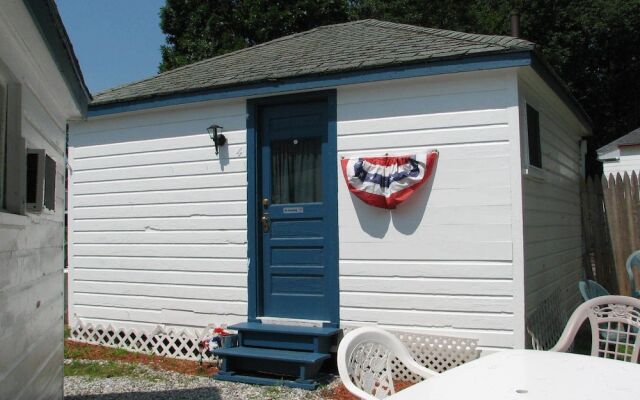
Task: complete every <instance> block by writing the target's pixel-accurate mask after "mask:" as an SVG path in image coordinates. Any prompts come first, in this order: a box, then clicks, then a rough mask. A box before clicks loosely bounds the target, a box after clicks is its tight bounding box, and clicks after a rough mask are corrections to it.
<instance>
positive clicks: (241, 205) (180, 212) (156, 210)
mask: <svg viewBox="0 0 640 400" xmlns="http://www.w3.org/2000/svg"><path fill="white" fill-rule="evenodd" d="M246 212H247V204H246V201H244V200H242V201H226V202H216V201H214V202H203V203H191V202H185V203H179V204H153V205H146V204H142V205H121V206H97V207H77V208H76V209H75V218H76V219H78V220H83V219H104V218H113V219H119V218H157V217H189V216H194V215H206V216H218V215H244V214H246Z"/></svg>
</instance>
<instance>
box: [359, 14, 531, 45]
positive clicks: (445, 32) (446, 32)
mask: <svg viewBox="0 0 640 400" xmlns="http://www.w3.org/2000/svg"><path fill="white" fill-rule="evenodd" d="M361 21H363V22H368V23H371V22H378V23H374V24H373V25H375V26H379V27H381V28H385V29H404V30H407V31H412V32H416V31H417V32H423V33H428V34H431V35H434V36H439V37H443V38H447V39H456V40H461V41H465V42H471V43H478V42H480V43H486V44H495V45H498V46H501V47H505V48H506V47H507V46H504V45H502V44H499V42H500V41H501V40H502V39H511V40H514V41H516V42H519V43H522V44H529V45H534V43H533V42H530V41H528V40H525V39H520V38H517V37H513V36H508V35H485V34H482V33H469V32H460V31H454V30H450V29H440V28H431V27H426V26H418V25H410V24H404V23H401V22H392V21H385V20H379V19H366V20H361ZM390 25H393V27H392V26H390ZM451 34H455V35H456V36H460V35H464V36H469V35H471V36H473V37H474V38H478V40H473V39H471V38H468V37H467V38H463V37H455V36H453V35H451ZM492 38H498V40H491V39H492Z"/></svg>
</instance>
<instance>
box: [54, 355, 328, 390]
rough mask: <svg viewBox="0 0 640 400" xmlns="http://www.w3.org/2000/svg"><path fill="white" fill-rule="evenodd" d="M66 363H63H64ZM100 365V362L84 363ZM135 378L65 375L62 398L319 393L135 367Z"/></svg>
mask: <svg viewBox="0 0 640 400" xmlns="http://www.w3.org/2000/svg"><path fill="white" fill-rule="evenodd" d="M68 362H70V360H65V363H68ZM84 362H87V363H101V362H102V361H84ZM133 375H135V376H126V377H116V378H95V377H88V376H65V377H64V398H65V399H67V400H115V399H136V400H138V399H140V400H147V399H154V400H177V399H187V400H197V399H207V400H262V399H266V400H268V399H272V400H277V399H281V400H293V399H307V400H320V399H322V397H321V396H320V393H319V392H320V391H319V390H315V391H307V390H301V389H291V388H286V387H281V386H258V385H245V384H242V383H233V382H221V381H215V380H213V379H211V378H207V377H199V376H191V375H183V374H179V373H176V372H170V371H155V370H153V369H151V368H149V367H147V366H145V365H137V367H136V370H135V374H133Z"/></svg>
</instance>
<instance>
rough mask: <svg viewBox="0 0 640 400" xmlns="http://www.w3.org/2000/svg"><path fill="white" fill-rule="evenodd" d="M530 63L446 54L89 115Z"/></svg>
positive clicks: (115, 104) (507, 54) (521, 56)
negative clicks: (433, 58)
mask: <svg viewBox="0 0 640 400" xmlns="http://www.w3.org/2000/svg"><path fill="white" fill-rule="evenodd" d="M530 64H531V50H511V51H503V52H497V53H491V54H478V55H475V54H474V55H473V56H465V57H448V58H440V59H437V60H428V61H423V62H420V63H409V64H398V65H391V66H378V67H375V68H370V69H358V70H347V71H341V72H335V73H330V74H322V75H307V76H298V77H291V78H283V79H275V80H274V79H270V80H263V81H258V82H253V83H251V84H244V85H228V86H224V87H221V86H218V87H213V88H207V89H198V90H195V91H188V92H172V93H167V94H162V95H157V96H150V97H144V98H141V97H138V98H130V99H125V100H119V101H112V102H104V103H99V102H98V103H93V104H90V105H89V111H88V116H89V117H97V116H103V115H108V114H115V113H123V112H132V111H140V110H144V109H150V108H157V107H166V106H175V105H180V104H188V103H194V102H200V101H209V100H221V99H229V98H234V97H257V96H267V95H273V94H278V93H283V92H291V91H300V90H314V89H322V88H329V87H336V86H343V85H348V84H357V83H367V82H376V81H383V80H391V79H401V78H413V77H419V76H431V75H441V74H447V73H457V72H471V71H480V70H489V69H498V68H510V67H522V66H527V65H530Z"/></svg>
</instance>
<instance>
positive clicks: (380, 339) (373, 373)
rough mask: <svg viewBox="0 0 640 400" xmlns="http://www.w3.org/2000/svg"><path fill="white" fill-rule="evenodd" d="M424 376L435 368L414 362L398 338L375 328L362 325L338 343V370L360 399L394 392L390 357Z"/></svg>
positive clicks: (349, 387)
mask: <svg viewBox="0 0 640 400" xmlns="http://www.w3.org/2000/svg"><path fill="white" fill-rule="evenodd" d="M395 358H397V359H399V360H400V361H401V362H402V363H403V364H404V365H405V366H406V367H407V369H408V370H409V371H411V372H413V373H414V374H417V375H420V376H423V377H425V378H428V377H430V376H434V375H437V374H438V373H437V372H435V371H431V370H430V369H428V368H425V367H423V366H422V365H420V364H418V363H417V362H416V361H415V360H414V359H413V358H412V357H411V354H410V353H409V351H408V350H407V349H406V348H405V347H404V345H403V344H402V342H401V341H400V340H399V339H398V338H396V337H395V336H394V335H392V334H391V333H389V332H386V331H384V330H382V329H379V328H374V327H363V328H358V329H355V330H353V331H351V332H349V333H348V334H346V335H345V337H344V338H342V340H341V341H340V346H338V372H339V373H340V379H341V380H342V383H343V384H344V386H345V387H346V388H347V390H349V391H350V392H351V393H353V394H354V395H356V396H358V397H359V398H361V399H367V400H374V399H383V398H385V397H387V396H390V395H392V394H394V393H395V387H394V382H393V374H392V365H391V363H392V360H394V359H395Z"/></svg>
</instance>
